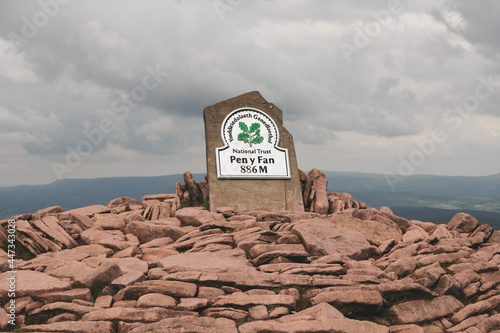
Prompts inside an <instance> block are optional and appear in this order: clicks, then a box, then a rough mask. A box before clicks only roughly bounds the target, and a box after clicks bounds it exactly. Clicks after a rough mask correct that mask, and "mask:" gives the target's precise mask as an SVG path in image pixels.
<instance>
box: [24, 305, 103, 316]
mask: <svg viewBox="0 0 500 333" xmlns="http://www.w3.org/2000/svg"><path fill="white" fill-rule="evenodd" d="M56 310H61V311H67V312H75V313H89V312H91V311H94V310H95V308H94V307H93V306H85V305H79V304H76V303H67V302H55V303H50V304H46V305H44V306H42V307H40V308H38V309H35V310H33V311H30V312H29V313H28V314H29V315H37V314H39V313H42V312H51V311H56Z"/></svg>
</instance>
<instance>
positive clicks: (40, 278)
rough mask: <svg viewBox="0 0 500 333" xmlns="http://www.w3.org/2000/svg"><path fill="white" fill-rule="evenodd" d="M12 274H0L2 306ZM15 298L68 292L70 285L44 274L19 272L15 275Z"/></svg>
mask: <svg viewBox="0 0 500 333" xmlns="http://www.w3.org/2000/svg"><path fill="white" fill-rule="evenodd" d="M12 275H13V274H11V273H9V272H7V273H2V274H0V299H1V300H2V302H3V304H5V301H6V300H7V294H8V291H9V289H10V280H7V278H10V277H11V276H12ZM15 281H16V297H23V296H35V295H37V294H41V293H45V292H53V291H61V290H68V289H70V288H71V285H70V284H69V283H68V282H65V281H62V280H60V279H58V278H55V277H53V276H50V275H48V274H45V273H40V272H34V271H25V270H19V271H17V273H16V274H15Z"/></svg>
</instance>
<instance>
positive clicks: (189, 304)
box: [177, 296, 208, 311]
mask: <svg viewBox="0 0 500 333" xmlns="http://www.w3.org/2000/svg"><path fill="white" fill-rule="evenodd" d="M198 297H199V296H198ZM207 305H208V299H203V298H194V297H190V298H181V300H180V302H179V304H177V310H186V311H192V310H196V309H199V308H204V307H206V306H207Z"/></svg>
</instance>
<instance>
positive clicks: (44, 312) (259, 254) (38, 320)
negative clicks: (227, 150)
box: [0, 169, 500, 333]
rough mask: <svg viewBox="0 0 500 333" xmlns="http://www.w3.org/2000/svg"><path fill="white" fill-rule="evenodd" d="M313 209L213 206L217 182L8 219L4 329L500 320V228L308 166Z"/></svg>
mask: <svg viewBox="0 0 500 333" xmlns="http://www.w3.org/2000/svg"><path fill="white" fill-rule="evenodd" d="M299 174H300V181H301V186H302V194H303V200H304V206H305V207H306V212H303V213H298V212H271V211H266V210H253V211H242V212H236V211H233V210H232V209H231V208H230V207H227V208H221V209H219V211H218V212H217V213H211V212H209V211H208V210H206V207H207V205H208V204H209V202H208V183H207V181H206V180H205V181H203V182H200V183H196V182H195V181H194V180H193V177H192V175H191V173H189V172H186V173H185V174H184V182H185V185H180V184H177V186H176V193H174V194H154V195H146V196H144V197H143V198H142V200H141V202H139V201H137V200H134V199H131V198H127V197H121V198H117V199H114V200H112V201H110V202H109V203H108V204H107V205H106V206H102V205H93V206H88V207H82V208H78V209H72V210H68V211H63V209H62V208H61V207H59V206H55V207H48V208H45V209H42V210H40V211H37V212H35V213H32V214H24V215H18V216H14V217H12V218H14V219H15V220H16V228H17V231H16V235H17V239H18V242H17V243H16V246H17V247H16V254H17V258H16V265H17V275H16V299H15V301H16V323H17V325H16V327H14V328H13V327H11V326H10V325H9V324H8V322H7V321H8V317H7V312H8V308H7V306H8V304H9V302H10V300H9V298H8V290H9V284H8V280H7V277H8V274H9V273H7V271H8V270H9V268H8V262H7V259H8V256H7V253H6V252H5V251H4V250H6V249H7V246H6V245H7V244H8V243H7V236H6V235H7V234H6V230H7V224H8V219H4V220H0V225H1V226H2V229H1V230H0V231H1V232H0V245H2V249H3V250H0V268H1V272H4V273H1V274H0V304H1V305H2V308H0V329H1V330H2V331H9V330H10V331H12V330H18V331H23V332H93V333H96V332H133V333H138V332H203V333H209V332H221V333H226V332H227V333H233V332H234V333H237V332H240V333H257V332H271V333H273V332H274V333H278V332H280V333H281V332H297V333H298V332H301V333H307V332H346V333H354V332H374V333H379V332H380V333H388V332H394V333H439V332H468V333H490V332H496V333H498V332H500V314H499V310H500V271H499V266H500V231H498V230H493V229H492V228H491V227H490V226H488V225H486V224H479V222H478V221H477V220H476V219H475V218H474V217H472V216H470V215H468V214H465V213H458V214H457V215H455V216H454V217H453V218H452V219H451V220H450V221H449V223H448V224H434V223H431V222H425V221H416V220H411V221H408V220H406V219H404V218H402V217H399V216H396V215H394V214H393V212H392V211H391V210H390V209H389V208H388V207H382V208H380V209H375V208H370V207H367V206H366V205H365V204H363V203H360V202H357V201H355V200H354V199H353V198H352V196H351V195H349V194H347V193H329V194H327V182H326V178H325V175H324V174H323V173H322V172H321V171H319V170H317V169H313V170H311V171H310V172H309V173H308V174H306V173H304V172H302V171H300V173H299Z"/></svg>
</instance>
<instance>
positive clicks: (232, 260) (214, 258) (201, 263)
mask: <svg viewBox="0 0 500 333" xmlns="http://www.w3.org/2000/svg"><path fill="white" fill-rule="evenodd" d="M160 266H161V267H163V269H164V270H166V271H169V272H176V271H199V272H214V273H215V272H216V273H224V272H237V271H238V272H242V271H243V272H257V270H256V269H255V268H254V267H253V266H252V265H251V264H250V263H249V262H248V260H247V257H246V254H245V252H244V251H243V250H241V249H233V250H221V251H217V252H192V253H181V254H177V255H173V256H169V257H166V258H164V259H162V260H161V261H160Z"/></svg>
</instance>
